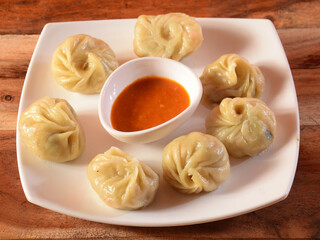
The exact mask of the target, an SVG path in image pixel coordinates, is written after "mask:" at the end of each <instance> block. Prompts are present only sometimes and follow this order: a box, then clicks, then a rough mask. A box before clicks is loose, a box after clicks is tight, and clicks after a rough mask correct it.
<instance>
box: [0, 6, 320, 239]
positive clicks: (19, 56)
mask: <svg viewBox="0 0 320 240" xmlns="http://www.w3.org/2000/svg"><path fill="white" fill-rule="evenodd" d="M168 12H184V13H187V14H189V15H192V16H195V17H227V18H267V19H270V20H271V21H272V22H273V23H274V25H275V26H276V28H277V31H278V34H279V36H280V38H281V41H282V43H283V46H284V49H285V51H286V54H287V57H288V60H289V63H290V66H291V70H292V74H293V78H294V82H295V86H296V91H297V95H298V103H299V109H300V126H301V144H300V154H299V162H298V168H297V173H296V177H295V180H294V183H293V186H292V190H291V192H290V194H289V196H288V198H287V199H286V200H284V201H282V202H280V203H277V204H275V205H273V206H270V207H267V208H264V209H262V210H259V211H255V212H252V213H249V214H246V215H242V216H239V217H235V218H231V219H227V220H222V221H217V222H212V223H206V224H199V225H194V226H184V227H171V228H161V229H159V228H136V227H124V226H113V225H107V224H100V223H94V222H89V221H85V220H80V219H76V218H73V217H69V216H66V215H62V214H59V213H55V212H52V211H49V210H46V209H44V208H41V207H38V206H35V205H33V204H31V203H29V202H28V201H27V200H26V198H25V196H24V193H23V191H22V187H21V183H20V179H19V173H18V168H17V160H16V149H15V147H16V146H15V133H16V118H17V111H18V106H19V100H20V94H21V90H22V85H23V82H24V78H25V75H26V71H27V68H28V64H29V61H30V58H31V56H32V53H33V50H34V47H35V45H36V43H37V40H38V37H39V33H40V32H41V30H42V28H43V26H44V25H45V24H46V23H48V22H59V21H75V20H99V19H118V18H136V17H137V16H139V15H140V14H160V13H168ZM0 16H1V21H0V97H1V102H0V140H1V142H0V239H17V238H24V239H29V238H60V239H69V238H74V239H80V238H112V239H119V238H124V239H136V238H148V239H154V238H174V239H190V238H197V239H202V238H207V239H208V238H224V237H226V238H230V237H254V238H265V237H266V238H278V237H285V238H288V237H300V238H305V237H312V238H320V204H319V202H320V162H319V161H320V144H319V143H320V126H319V123H320V111H319V110H320V107H319V103H320V77H319V76H320V1H319V0H314V1H305V0H300V1H299V0H292V1H289V0H279V1H275V0H262V1H250V0H239V1H236V0H225V1H210V0H189V1H188V0H180V1H177V0H174V1H169V0H155V1H151V0H150V1H143V0H135V1H133V0H119V1H117V0H109V1H108V0H105V1H102V0H101V1H99V0H91V1H72V0H66V1H49V0H29V1H28V0H14V1H10V0H0ZM186 214H187V213H186Z"/></svg>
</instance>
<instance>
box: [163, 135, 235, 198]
mask: <svg viewBox="0 0 320 240" xmlns="http://www.w3.org/2000/svg"><path fill="white" fill-rule="evenodd" d="M162 168H163V175H164V178H165V179H166V181H167V182H168V183H169V184H170V185H171V186H173V187H174V188H176V189H177V190H179V191H181V192H183V193H199V192H201V191H205V192H210V191H213V190H215V189H217V188H218V187H219V185H220V184H221V183H223V182H224V181H225V180H226V179H227V178H228V177H229V173H230V163H229V155H228V152H227V150H226V148H225V147H224V145H223V144H222V143H221V142H220V141H219V140H218V139H217V138H216V137H213V136H211V135H208V134H204V133H200V132H192V133H190V134H188V135H185V136H181V137H178V138H176V139H174V140H173V141H172V142H170V143H169V144H168V145H167V146H166V147H165V149H164V150H163V156H162Z"/></svg>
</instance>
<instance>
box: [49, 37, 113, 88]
mask: <svg viewBox="0 0 320 240" xmlns="http://www.w3.org/2000/svg"><path fill="white" fill-rule="evenodd" d="M117 67H118V61H117V59H116V57H115V54H114V52H113V51H112V49H111V48H110V47H109V45H108V44H107V43H105V42H104V41H102V40H100V39H96V38H93V37H91V36H88V35H84V34H79V35H74V36H71V37H69V38H67V39H66V40H65V41H64V42H63V43H61V44H60V46H59V47H58V48H57V49H56V51H55V52H54V54H53V56H52V61H51V69H52V73H53V76H54V78H55V79H56V82H57V83H58V84H60V85H61V86H63V87H64V88H65V89H67V90H69V91H72V92H79V93H88V94H90V93H99V92H100V90H101V88H102V87H103V85H104V83H105V81H106V80H107V78H108V77H109V75H110V74H111V73H112V72H113V71H114V70H115V69H116V68H117Z"/></svg>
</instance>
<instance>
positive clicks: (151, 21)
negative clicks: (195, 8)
mask: <svg viewBox="0 0 320 240" xmlns="http://www.w3.org/2000/svg"><path fill="white" fill-rule="evenodd" d="M202 41H203V36H202V30H201V26H200V24H199V23H198V22H197V21H196V20H195V19H194V18H193V17H190V16H188V15H186V14H184V13H168V14H164V15H156V16H153V15H141V16H139V17H138V19H137V23H136V25H135V29H134V41H133V47H134V52H135V53H136V55H137V56H139V57H146V56H153V57H164V58H171V59H174V60H177V61H179V60H180V59H182V58H184V57H186V56H188V55H189V54H191V53H193V52H194V51H196V50H197V49H198V48H199V47H200V45H201V43H202Z"/></svg>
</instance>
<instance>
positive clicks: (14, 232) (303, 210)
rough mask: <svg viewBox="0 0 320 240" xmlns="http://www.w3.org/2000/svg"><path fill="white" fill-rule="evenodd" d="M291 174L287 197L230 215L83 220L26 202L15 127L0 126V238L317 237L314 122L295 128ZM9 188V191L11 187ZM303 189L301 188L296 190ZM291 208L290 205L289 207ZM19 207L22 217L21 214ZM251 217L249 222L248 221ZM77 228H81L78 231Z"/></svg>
mask: <svg viewBox="0 0 320 240" xmlns="http://www.w3.org/2000/svg"><path fill="white" fill-rule="evenodd" d="M301 136H302V145H301V151H300V157H299V162H298V169H297V174H296V177H295V180H294V183H293V187H292V190H291V192H290V194H289V196H288V198H287V199H286V200H284V201H282V202H280V203H277V204H275V205H272V206H270V207H268V208H264V209H261V210H259V211H255V212H252V213H249V214H246V215H242V216H239V217H235V218H232V219H227V220H222V221H217V222H211V223H206V224H200V225H194V226H184V227H175V228H161V231H159V229H157V228H135V227H124V226H113V225H108V224H101V223H95V222H89V221H85V220H81V219H77V218H73V217H70V216H66V215H63V214H59V213H56V212H52V211H50V210H47V209H44V208H41V207H38V206H36V205H33V204H32V203H29V202H28V201H27V200H26V198H25V196H24V193H23V191H22V187H21V183H20V178H19V174H18V168H17V162H16V154H15V131H13V130H10V131H4V130H3V131H0V141H1V145H0V158H1V161H2V164H1V165H0V176H1V181H0V189H1V191H0V199H1V206H2V207H1V211H0V238H13V237H17V236H18V237H20V238H35V237H37V238H45V237H51V238H60V239H67V238H76V239H80V238H90V237H97V236H99V237H101V238H103V237H111V238H126V239H135V238H150V239H155V238H159V237H160V238H179V239H182V238H186V239H190V238H199V239H200V238H211V237H219V238H222V237H239V236H246V237H255V238H262V237H263V238H275V237H285V238H288V237H301V238H303V237H306V236H309V237H319V235H317V234H319V232H318V231H319V222H317V219H320V206H319V198H320V185H319V184H317V183H319V181H320V174H319V173H320V169H319V164H318V163H319V160H320V148H318V147H317V143H318V142H319V140H320V139H319V136H320V127H319V126H306V127H303V128H302V129H301ZM13 189H14V191H13ZM301 193H303V194H301ZM293 209H294V211H292V210H293ZM22 213H23V216H24V217H21V214H22ZM253 223H254V224H253ZM79 229H82V231H80V230H79Z"/></svg>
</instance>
